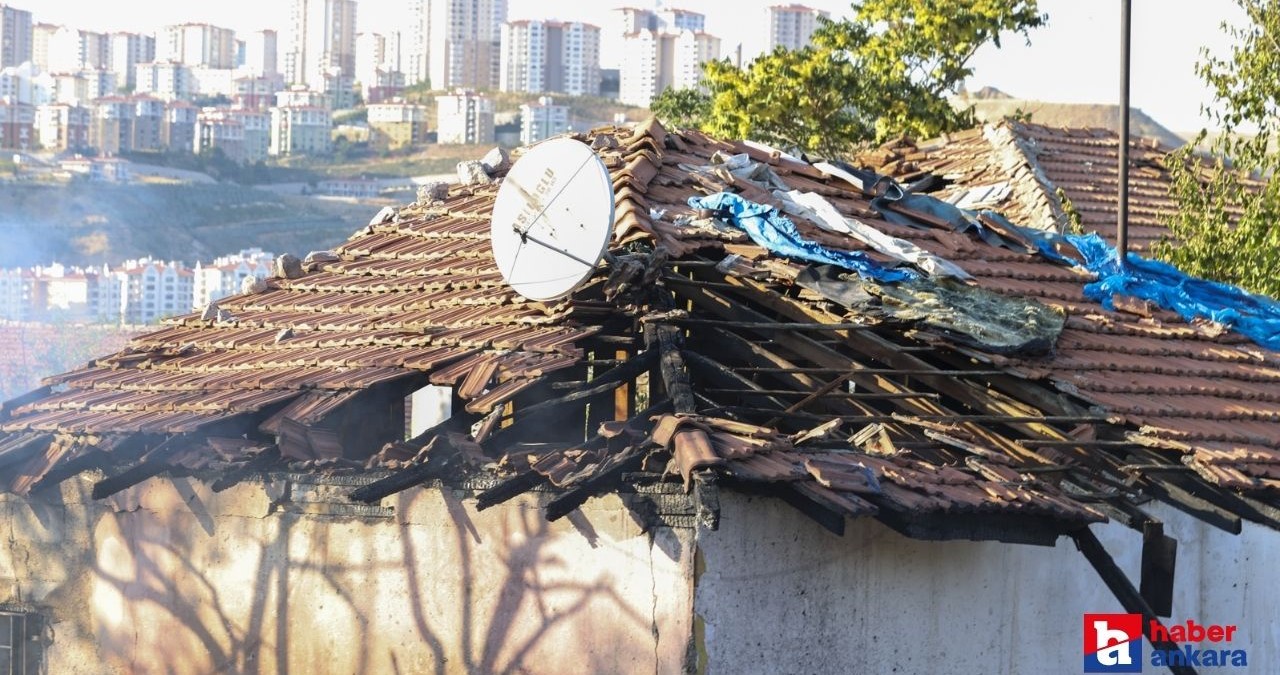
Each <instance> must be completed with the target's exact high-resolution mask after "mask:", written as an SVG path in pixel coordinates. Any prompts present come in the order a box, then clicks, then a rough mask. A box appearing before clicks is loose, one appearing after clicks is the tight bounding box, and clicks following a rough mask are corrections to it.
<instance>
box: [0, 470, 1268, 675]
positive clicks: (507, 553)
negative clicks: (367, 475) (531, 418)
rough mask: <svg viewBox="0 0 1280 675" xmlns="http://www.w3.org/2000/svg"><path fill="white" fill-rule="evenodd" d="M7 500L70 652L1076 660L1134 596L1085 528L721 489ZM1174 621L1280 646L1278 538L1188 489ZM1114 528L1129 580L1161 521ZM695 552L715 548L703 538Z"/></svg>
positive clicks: (483, 669)
mask: <svg viewBox="0 0 1280 675" xmlns="http://www.w3.org/2000/svg"><path fill="white" fill-rule="evenodd" d="M90 483H91V481H90V480H89V479H88V478H81V479H76V480H72V481H68V483H66V484H65V485H64V489H63V491H62V493H61V494H53V495H44V496H41V497H39V498H36V499H19V498H16V497H12V496H5V495H0V603H6V602H23V603H31V604H35V605H39V606H42V607H43V608H45V610H46V611H47V612H48V613H49V614H50V616H51V618H52V619H53V621H54V622H55V623H54V625H53V631H52V641H51V643H50V644H49V646H48V658H49V668H48V672H50V673H57V674H58V675H63V674H70V675H78V674H85V675H103V674H113V673H157V674H159V673H179V674H181V673H225V672H232V673H306V674H308V675H310V674H311V673H318V674H321V675H324V674H327V673H332V674H335V675H336V674H339V673H341V674H344V675H349V674H352V673H369V674H373V673H377V674H382V673H430V672H445V673H497V672H530V673H557V674H558V673H576V672H581V673H602V672H609V673H633V672H657V673H679V672H682V671H685V670H687V669H694V668H698V669H703V670H705V671H706V672H709V673H713V674H714V673H734V674H737V673H758V672H769V673H826V672H847V673H881V672H883V673H888V672H896V673H903V674H909V673H977V672H982V673H1019V674H1021V673H1070V672H1079V668H1080V663H1081V657H1082V654H1081V641H1082V637H1081V623H1082V620H1081V615H1082V614H1083V613H1085V612H1120V611H1122V610H1121V608H1120V606H1119V604H1118V603H1117V602H1116V601H1115V600H1114V598H1112V597H1111V594H1110V593H1109V592H1108V591H1107V590H1106V588H1105V587H1104V586H1103V584H1102V582H1101V581H1100V580H1099V579H1098V577H1097V575H1096V573H1095V572H1094V571H1093V570H1092V568H1091V567H1089V566H1088V564H1087V563H1086V561H1085V560H1084V557H1083V556H1082V555H1081V554H1080V553H1079V552H1078V551H1076V550H1075V548H1074V546H1073V545H1072V544H1071V542H1070V541H1069V540H1066V539H1062V540H1059V544H1058V546H1057V547H1053V548H1045V547H1033V546H1018V545H1010V544H999V543H975V542H918V541H912V540H909V539H906V538H904V537H902V536H901V535H899V534H897V533H896V532H893V531H891V530H889V529H888V528H886V527H884V526H882V525H880V524H878V523H877V522H875V521H872V520H865V519H864V520H860V521H852V522H850V523H849V524H848V534H846V536H845V537H843V538H840V537H835V536H833V535H831V534H829V533H827V532H826V531H825V530H822V529H821V528H819V527H818V526H817V525H815V524H814V523H812V522H810V521H809V520H808V519H806V518H805V517H804V516H802V515H801V514H799V513H798V512H796V511H794V510H792V509H791V508H790V507H787V506H784V505H782V504H780V503H778V502H776V501H770V500H762V499H757V498H751V497H746V496H742V495H737V494H734V493H731V492H728V491H723V492H722V493H721V499H722V507H723V518H722V521H721V529H720V530H719V531H718V532H699V533H698V535H697V541H696V542H695V537H694V533H693V531H692V530H690V529H686V528H680V529H670V528H660V529H658V530H656V533H655V534H653V535H646V534H644V533H642V532H641V531H640V528H639V527H638V525H637V524H636V522H635V520H634V519H633V517H632V516H631V514H630V512H629V511H628V510H627V509H625V508H624V507H623V504H622V502H621V500H620V499H618V498H617V497H609V498H604V499H596V500H592V501H591V502H589V503H588V504H587V505H586V507H585V508H584V509H583V511H582V512H581V513H580V514H575V515H574V516H571V517H570V518H567V519H565V520H563V521H561V522H559V523H555V524H548V523H547V522H546V521H545V520H544V519H543V518H542V515H541V512H540V510H539V509H538V499H545V497H536V496H530V497H526V498H522V499H521V500H517V501H513V502H510V503H508V504H507V505H505V506H502V507H498V508H495V509H490V510H487V511H485V512H483V513H477V512H476V511H475V508H474V500H472V499H470V498H469V497H468V496H466V495H464V494H463V493H461V492H456V491H452V490H442V489H440V488H425V487H424V488H420V489H414V490H411V491H408V492H406V493H404V494H403V495H401V496H398V497H396V498H393V499H390V500H387V501H386V502H385V503H384V504H383V506H382V507H369V508H365V509H363V510H361V509H354V510H353V509H352V507H351V506H350V505H349V504H346V503H344V502H343V501H342V500H341V494H342V493H343V492H345V490H346V489H348V488H342V487H338V486H332V485H303V484H298V483H288V484H285V483H284V482H283V481H279V480H277V481H274V482H271V483H268V484H267V485H266V486H265V487H264V485H262V484H260V483H254V484H243V485H240V486H237V487H234V488H232V489H230V490H228V491H226V492H223V493H219V494H214V493H211V492H210V491H209V490H208V489H207V488H206V487H205V486H204V485H203V484H201V483H200V482H198V481H194V480H190V479H152V480H150V481H148V482H147V483H144V484H143V485H141V486H139V487H137V488H134V489H131V490H129V491H126V492H124V493H121V494H120V495H118V496H117V497H115V498H113V499H111V500H108V501H107V502H92V501H91V500H89V499H88V496H87V494H88V490H89V486H90ZM1151 511H1152V512H1153V513H1154V514H1155V515H1157V516H1158V517H1160V518H1162V519H1163V520H1165V522H1166V530H1167V531H1168V532H1169V533H1170V534H1172V535H1173V536H1175V537H1177V538H1178V540H1179V543H1180V548H1179V559H1178V572H1177V588H1176V597H1175V605H1174V620H1175V621H1184V620H1185V619H1187V618H1193V619H1195V620H1196V621H1197V622H1199V623H1232V624H1236V625H1238V626H1239V627H1240V633H1239V639H1238V640H1237V645H1236V646H1240V647H1244V648H1246V649H1248V650H1249V661H1250V665H1251V666H1253V668H1252V669H1251V670H1250V672H1272V671H1273V670H1274V665H1275V664H1277V663H1280V621H1276V620H1275V619H1276V618H1277V614H1280V609H1277V608H1280V584H1277V583H1276V574H1275V572H1274V563H1273V561H1274V560H1275V559H1276V558H1277V553H1280V550H1278V545H1277V542H1280V536H1278V535H1277V534H1276V533H1274V532H1271V531H1269V530H1264V529H1262V528H1258V527H1253V526H1249V525H1246V528H1245V532H1244V534H1243V535H1242V536H1241V537H1233V536H1231V535H1228V534H1225V533H1222V532H1219V531H1217V530H1214V529H1212V528H1209V527H1208V526H1205V525H1202V524H1200V523H1198V522H1196V521H1193V520H1191V519H1189V518H1188V517H1186V516H1183V515H1182V514H1181V513H1179V512H1176V511H1173V510H1171V509H1166V508H1161V507H1153V508H1151ZM1099 537H1100V538H1101V539H1102V541H1103V543H1104V544H1105V545H1106V546H1107V547H1108V549H1109V550H1110V551H1112V553H1113V554H1114V555H1116V556H1117V559H1118V561H1119V562H1120V564H1121V565H1122V566H1123V567H1124V568H1125V570H1126V572H1127V573H1128V574H1129V575H1130V577H1131V578H1132V579H1135V580H1136V579H1137V577H1138V570H1137V568H1138V560H1139V551H1140V538H1139V536H1138V535H1137V534H1136V533H1134V532H1131V531H1129V530H1126V529H1124V528H1122V527H1120V526H1116V525H1110V526H1106V527H1103V528H1099ZM695 549H696V552H695Z"/></svg>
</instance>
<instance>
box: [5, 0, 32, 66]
mask: <svg viewBox="0 0 1280 675" xmlns="http://www.w3.org/2000/svg"><path fill="white" fill-rule="evenodd" d="M31 37H32V35H31V12H28V11H26V10H24V9H18V8H17V7H12V6H10V5H4V4H0V68H6V67H8V66H17V65H21V64H22V63H23V62H24V61H30V60H31Z"/></svg>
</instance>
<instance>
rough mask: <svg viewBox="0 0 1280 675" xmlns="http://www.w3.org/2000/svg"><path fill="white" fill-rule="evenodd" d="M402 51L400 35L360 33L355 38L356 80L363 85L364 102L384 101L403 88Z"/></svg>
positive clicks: (361, 89)
mask: <svg viewBox="0 0 1280 675" xmlns="http://www.w3.org/2000/svg"><path fill="white" fill-rule="evenodd" d="M399 49H400V37H399V34H394V33H393V34H392V35H390V36H384V35H380V34H378V33H361V34H359V35H357V36H356V72H355V80H356V82H358V83H359V84H360V91H361V93H362V94H363V95H364V101H365V103H380V102H383V101H384V100H386V99H388V98H390V96H388V94H389V93H391V92H398V91H399V90H400V89H403V88H404V85H405V77H404V74H403V73H401V72H400V57H399Z"/></svg>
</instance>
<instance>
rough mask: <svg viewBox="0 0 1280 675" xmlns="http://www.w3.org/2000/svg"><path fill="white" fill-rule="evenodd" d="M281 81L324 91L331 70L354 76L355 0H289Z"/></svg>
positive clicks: (350, 76)
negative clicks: (290, 0) (286, 45)
mask: <svg viewBox="0 0 1280 675" xmlns="http://www.w3.org/2000/svg"><path fill="white" fill-rule="evenodd" d="M287 41H288V51H287V52H286V54H285V63H284V71H285V73H284V74H285V80H286V81H288V82H289V83H290V84H305V85H307V86H309V87H311V88H313V89H319V90H321V91H325V90H326V82H325V78H326V76H329V75H330V74H331V72H332V71H335V70H336V71H340V72H341V74H343V75H345V76H347V77H349V78H352V79H354V77H355V70H356V2H355V0H292V4H291V5H290V11H289V32H288V39H287Z"/></svg>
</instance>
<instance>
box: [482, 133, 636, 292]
mask: <svg viewBox="0 0 1280 675" xmlns="http://www.w3.org/2000/svg"><path fill="white" fill-rule="evenodd" d="M612 234H613V184H612V182H611V181H610V180H609V170H608V169H606V168H605V166H604V162H602V161H600V158H599V157H597V156H596V153H595V152H593V151H592V150H591V148H589V147H587V146H586V145H585V144H583V143H579V142H578V141H575V140H573V139H571V138H553V139H551V140H549V141H545V142H543V143H539V144H538V145H536V146H534V147H532V148H530V149H529V151H528V152H526V153H525V154H524V156H523V157H521V158H520V159H519V161H517V162H516V163H515V166H512V167H511V170H510V171H508V172H507V177H506V178H505V179H503V181H502V187H501V188H500V189H499V190H498V197H497V199H495V200H494V203H493V218H492V220H491V221H490V224H489V240H490V243H491V244H492V246H493V258H494V260H495V261H496V262H497V263H498V271H499V272H501V273H502V279H503V280H504V281H506V282H507V284H509V285H510V286H511V288H512V289H513V290H515V292H517V293H519V294H520V295H522V296H524V297H526V298H528V299H530V300H554V299H556V298H562V297H564V296H566V295H568V294H569V293H572V292H573V290H574V289H575V288H577V287H578V286H580V285H581V284H582V282H584V281H586V280H587V279H588V278H589V277H590V276H591V274H592V273H593V272H594V271H595V269H596V265H597V264H598V263H599V262H600V259H601V258H602V257H604V255H605V250H606V248H607V247H608V245H609V238H610V236H612Z"/></svg>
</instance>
